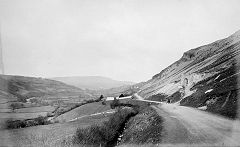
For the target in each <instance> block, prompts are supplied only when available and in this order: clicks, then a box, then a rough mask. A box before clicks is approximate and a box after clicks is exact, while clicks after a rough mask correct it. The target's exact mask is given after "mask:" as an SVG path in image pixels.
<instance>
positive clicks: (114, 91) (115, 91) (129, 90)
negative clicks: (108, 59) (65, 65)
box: [86, 82, 145, 97]
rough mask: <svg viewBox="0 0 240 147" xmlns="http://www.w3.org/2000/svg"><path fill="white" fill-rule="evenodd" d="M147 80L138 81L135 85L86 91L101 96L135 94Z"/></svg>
mask: <svg viewBox="0 0 240 147" xmlns="http://www.w3.org/2000/svg"><path fill="white" fill-rule="evenodd" d="M144 83H145V82H140V83H136V84H133V85H127V86H120V87H115V88H110V89H102V90H86V92H88V93H91V94H92V95H93V96H95V97H99V96H100V95H104V97H108V96H110V97H117V96H119V95H121V94H124V95H125V96H129V95H133V94H134V93H136V92H138V91H139V90H140V88H141V86H143V85H144Z"/></svg>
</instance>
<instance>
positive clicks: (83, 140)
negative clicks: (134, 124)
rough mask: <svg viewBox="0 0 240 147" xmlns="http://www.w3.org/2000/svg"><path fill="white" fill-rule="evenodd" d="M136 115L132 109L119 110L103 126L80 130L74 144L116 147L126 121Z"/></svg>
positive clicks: (74, 138)
mask: <svg viewBox="0 0 240 147" xmlns="http://www.w3.org/2000/svg"><path fill="white" fill-rule="evenodd" d="M136 114H137V111H135V110H134V109H132V108H123V109H118V111H117V112H116V113H114V114H113V115H111V116H110V118H109V120H108V121H105V122H104V123H103V124H102V125H92V126H90V127H88V128H85V129H78V130H77V132H76V135H75V136H74V137H73V140H72V142H73V144H78V145H80V146H114V145H115V144H116V143H117V139H118V136H119V135H120V134H119V133H120V131H121V130H122V129H123V127H124V126H125V123H126V121H127V120H128V119H129V118H130V117H132V116H134V115H136Z"/></svg>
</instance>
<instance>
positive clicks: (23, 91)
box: [0, 75, 91, 102]
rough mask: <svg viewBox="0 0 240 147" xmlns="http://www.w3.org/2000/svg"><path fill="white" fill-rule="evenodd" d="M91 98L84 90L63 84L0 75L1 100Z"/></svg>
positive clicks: (47, 80)
mask: <svg viewBox="0 0 240 147" xmlns="http://www.w3.org/2000/svg"><path fill="white" fill-rule="evenodd" d="M64 96H78V97H80V98H81V97H82V98H89V97H91V95H90V94H88V93H86V92H85V91H84V90H82V89H79V88H76V87H74V86H70V85H67V84H64V83H62V82H58V81H54V80H49V79H43V78H33V77H23V76H9V75H0V99H1V102H4V101H6V102H7V101H11V100H17V101H25V100H26V99H28V98H32V97H55V98H57V97H64Z"/></svg>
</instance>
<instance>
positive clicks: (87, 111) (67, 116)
mask: <svg viewBox="0 0 240 147" xmlns="http://www.w3.org/2000/svg"><path fill="white" fill-rule="evenodd" d="M54 109H55V108H54V107H51V106H42V107H34V108H22V109H18V110H15V111H16V113H0V114H1V115H0V117H1V118H0V119H1V120H3V118H5V119H6V118H19V119H21V118H24V119H27V118H34V117H37V116H38V115H46V114H47V112H52V111H53V110H54ZM110 109H111V108H110V106H109V105H102V103H101V102H95V103H90V104H86V105H83V106H80V107H78V108H75V109H73V110H71V111H69V112H67V113H64V114H62V115H60V116H58V117H57V118H56V120H59V121H60V123H55V124H49V125H40V126H34V127H27V128H20V129H12V130H6V129H2V130H0V134H6V135H1V136H0V140H1V145H3V146H6V145H7V146H60V145H61V142H62V141H63V140H64V139H68V137H71V136H73V135H74V134H75V132H76V130H77V128H85V127H87V126H90V125H92V124H101V123H102V122H103V121H106V120H108V118H109V117H108V116H109V115H111V114H100V115H94V116H88V115H91V114H95V113H99V112H104V111H107V110H110ZM81 116H84V118H82V119H81V118H80V119H77V120H73V119H74V118H77V117H81ZM70 120H71V121H70Z"/></svg>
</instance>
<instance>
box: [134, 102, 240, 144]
mask: <svg viewBox="0 0 240 147" xmlns="http://www.w3.org/2000/svg"><path fill="white" fill-rule="evenodd" d="M139 100H140V101H141V100H142V99H139ZM145 101H146V100H145ZM152 107H153V108H154V109H155V110H156V111H157V113H158V114H159V115H160V116H161V117H162V118H163V119H164V123H163V128H164V132H163V136H162V143H164V144H198V145H199V144H200V145H209V144H210V145H217V146H220V145H221V146H222V145H226V146H240V123H239V121H233V120H230V119H227V118H223V117H221V116H217V115H214V114H211V113H208V112H205V111H201V110H198V109H194V108H190V107H184V106H178V105H174V104H166V103H161V104H159V105H155V106H152Z"/></svg>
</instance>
